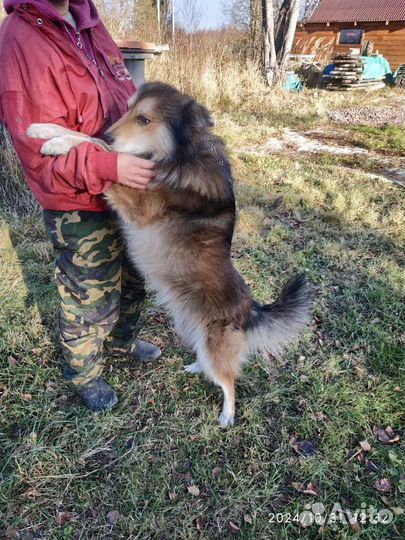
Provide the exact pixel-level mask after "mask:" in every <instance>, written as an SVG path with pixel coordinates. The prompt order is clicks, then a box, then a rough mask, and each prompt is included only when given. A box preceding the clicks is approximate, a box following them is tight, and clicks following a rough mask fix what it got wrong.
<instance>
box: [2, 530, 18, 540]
mask: <svg viewBox="0 0 405 540" xmlns="http://www.w3.org/2000/svg"><path fill="white" fill-rule="evenodd" d="M18 537H19V534H18V531H17V529H14V527H7V529H6V530H5V532H4V538H7V540H12V539H14V538H18Z"/></svg>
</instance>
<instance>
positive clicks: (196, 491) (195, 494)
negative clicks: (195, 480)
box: [187, 485, 200, 497]
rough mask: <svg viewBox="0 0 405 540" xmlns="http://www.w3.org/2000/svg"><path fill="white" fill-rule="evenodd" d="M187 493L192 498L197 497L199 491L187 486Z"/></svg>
mask: <svg viewBox="0 0 405 540" xmlns="http://www.w3.org/2000/svg"><path fill="white" fill-rule="evenodd" d="M187 491H188V492H189V493H190V495H193V497H198V496H199V494H200V490H199V489H198V487H197V486H194V485H193V486H188V488H187Z"/></svg>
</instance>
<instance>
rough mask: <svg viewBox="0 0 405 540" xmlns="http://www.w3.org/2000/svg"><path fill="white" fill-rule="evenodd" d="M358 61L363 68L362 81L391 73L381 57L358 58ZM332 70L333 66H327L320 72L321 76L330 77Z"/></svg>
mask: <svg viewBox="0 0 405 540" xmlns="http://www.w3.org/2000/svg"><path fill="white" fill-rule="evenodd" d="M360 60H361V61H362V62H363V66H364V69H363V73H362V74H361V78H362V79H380V78H382V77H385V76H386V75H389V74H390V73H391V68H390V65H389V63H388V60H387V59H386V58H384V57H383V56H360ZM334 69H335V66H334V64H329V65H327V66H326V67H325V69H324V70H323V72H322V74H323V76H328V75H330V72H331V71H333V70H334Z"/></svg>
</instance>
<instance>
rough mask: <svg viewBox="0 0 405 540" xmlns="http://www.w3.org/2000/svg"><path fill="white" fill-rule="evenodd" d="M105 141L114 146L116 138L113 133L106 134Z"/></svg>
mask: <svg viewBox="0 0 405 540" xmlns="http://www.w3.org/2000/svg"><path fill="white" fill-rule="evenodd" d="M104 139H105V141H106V143H107V144H112V143H113V142H114V136H113V135H112V134H111V133H108V131H106V133H104Z"/></svg>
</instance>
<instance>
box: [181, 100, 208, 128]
mask: <svg viewBox="0 0 405 540" xmlns="http://www.w3.org/2000/svg"><path fill="white" fill-rule="evenodd" d="M183 121H184V122H185V123H186V124H187V126H189V127H192V128H196V129H204V128H210V127H212V126H213V125H214V120H213V119H212V117H211V115H210V113H209V112H208V109H206V108H205V107H204V106H203V105H200V104H199V103H197V102H196V101H194V99H190V100H189V101H188V102H187V103H186V104H185V105H184V107H183Z"/></svg>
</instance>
